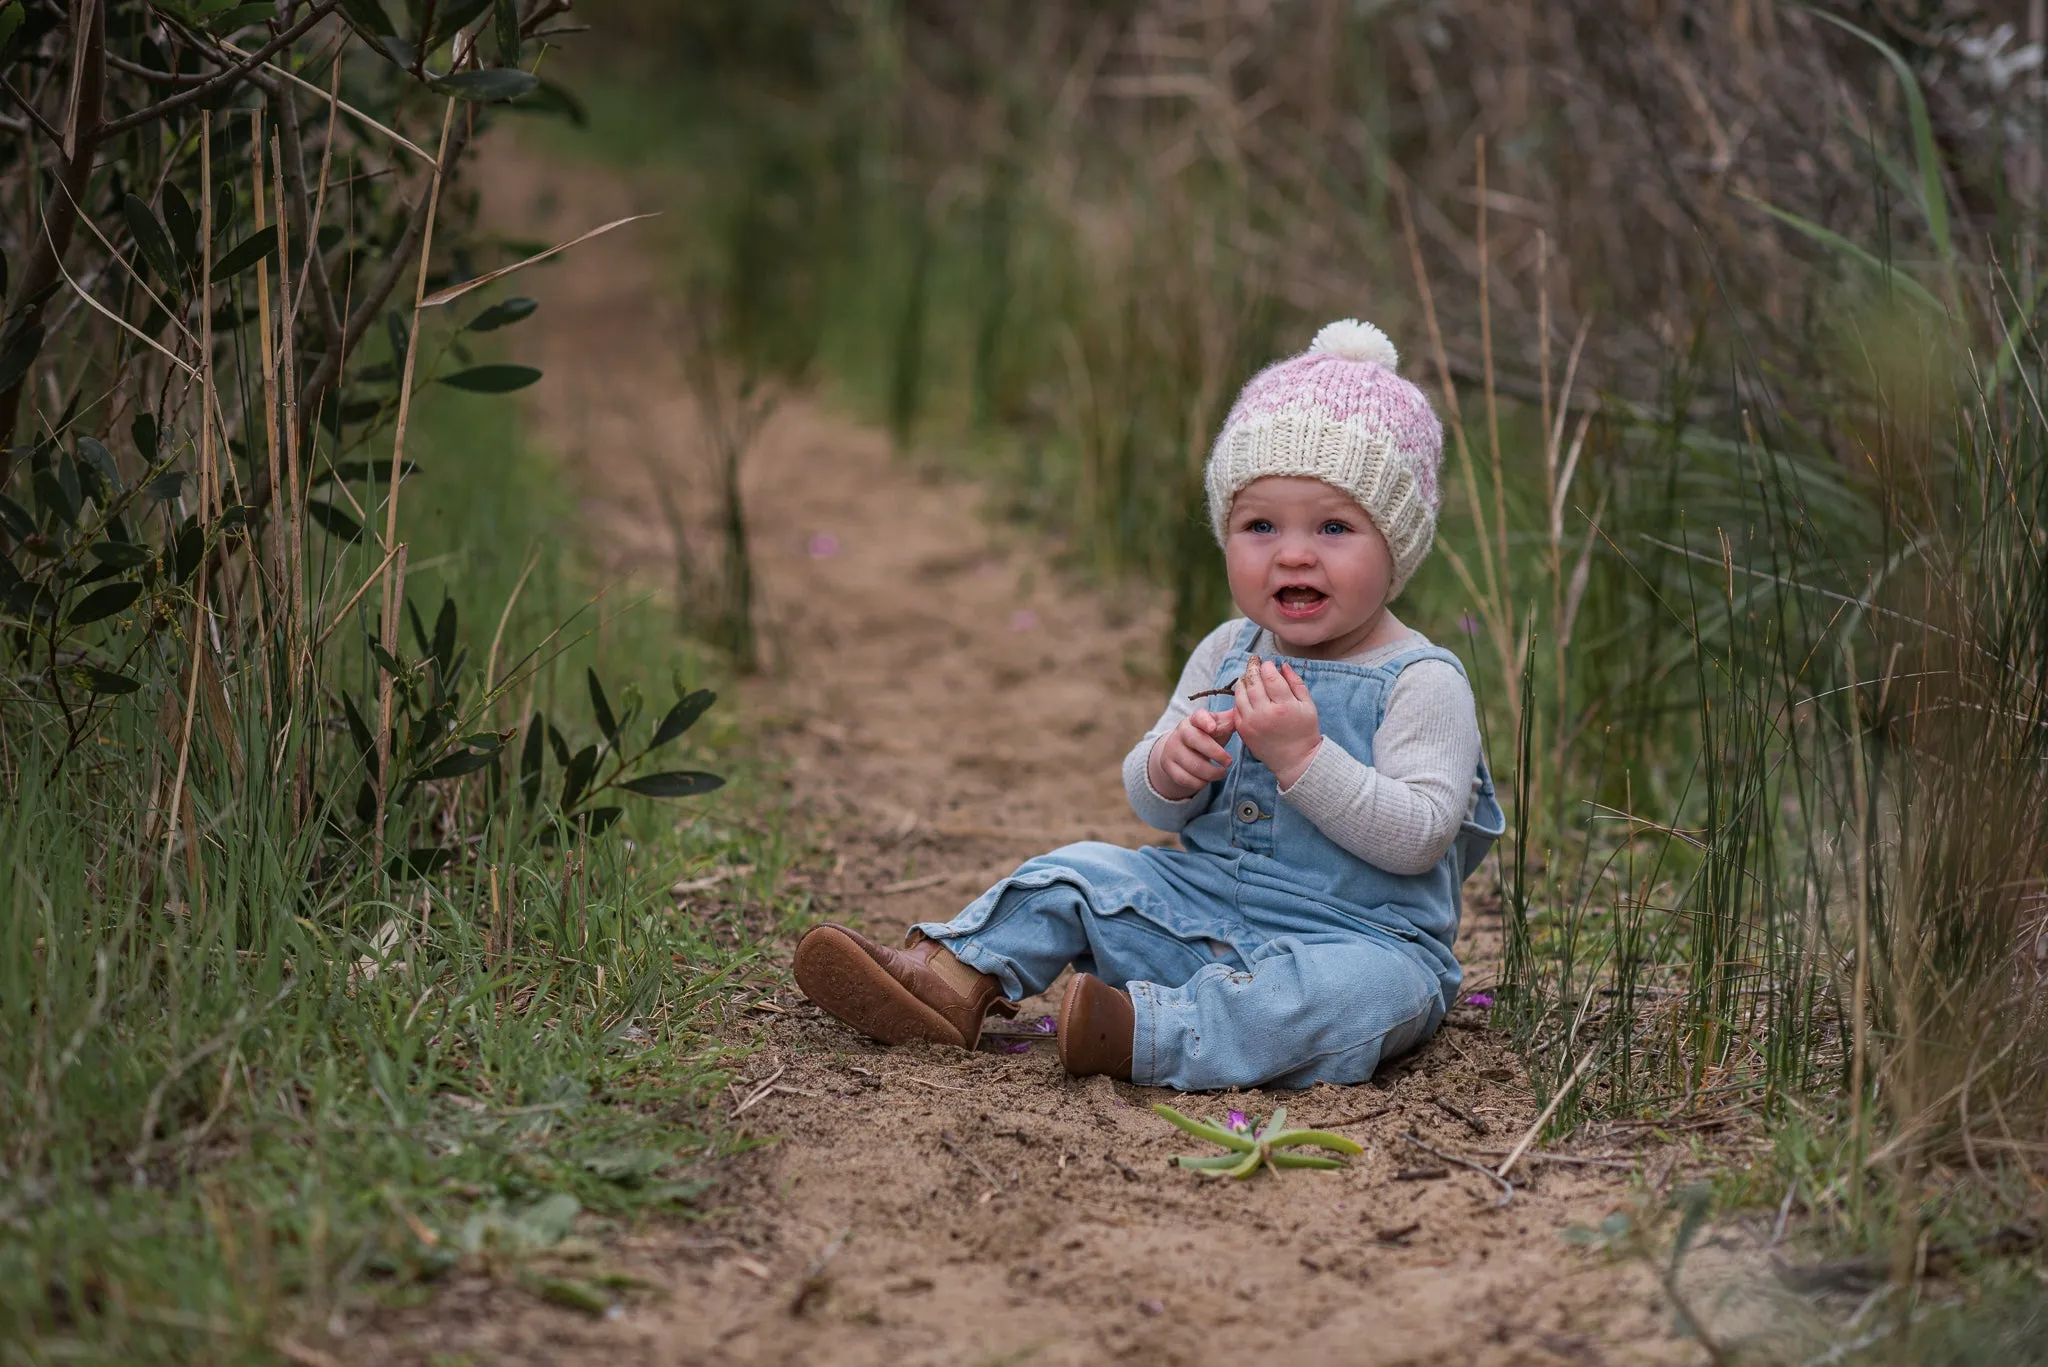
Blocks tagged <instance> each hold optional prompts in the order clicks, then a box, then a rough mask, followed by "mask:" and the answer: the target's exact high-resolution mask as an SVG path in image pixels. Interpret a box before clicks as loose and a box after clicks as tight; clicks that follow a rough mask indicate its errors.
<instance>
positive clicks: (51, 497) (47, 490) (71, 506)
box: [29, 470, 78, 527]
mask: <svg viewBox="0 0 2048 1367" xmlns="http://www.w3.org/2000/svg"><path fill="white" fill-rule="evenodd" d="M29 487H30V488H32V489H34V490H35V491H36V502H37V503H39V504H41V505H42V508H43V511H44V512H46V513H55V514H56V515H57V516H58V517H60V518H62V519H63V520H64V522H65V523H66V524H68V525H70V526H73V527H76V526H77V525H78V503H77V501H76V500H75V499H73V498H72V497H71V496H70V492H69V491H68V490H67V489H65V487H64V484H63V481H61V480H59V479H58V478H57V476H56V474H55V472H53V471H50V470H38V471H36V472H35V474H34V475H33V476H32V477H31V478H30V479H29Z"/></svg>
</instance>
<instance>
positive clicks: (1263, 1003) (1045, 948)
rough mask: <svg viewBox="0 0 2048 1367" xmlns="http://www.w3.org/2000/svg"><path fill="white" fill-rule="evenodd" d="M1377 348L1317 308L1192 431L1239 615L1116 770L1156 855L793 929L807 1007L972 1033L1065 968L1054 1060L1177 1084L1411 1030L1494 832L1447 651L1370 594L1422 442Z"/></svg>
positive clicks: (962, 1035) (1431, 476)
mask: <svg viewBox="0 0 2048 1367" xmlns="http://www.w3.org/2000/svg"><path fill="white" fill-rule="evenodd" d="M1396 361H1397V357H1396V355H1395V352H1394V348H1393V345H1392V344H1391V343H1390V342H1389V341H1388V340H1387V338H1386V336H1385V335H1384V334H1383V333H1381V332H1380V330H1379V329H1378V328H1375V327H1373V326H1372V325H1371V324H1369V323H1360V322H1356V321H1352V320H1346V321H1344V322H1339V323H1332V324H1330V325H1329V326H1328V327H1326V328H1324V329H1323V330H1322V331H1321V332H1320V333H1318V334H1317V335H1316V338H1315V342H1314V344H1313V345H1311V346H1310V347H1309V349H1308V351H1307V352H1305V353H1304V354H1302V355H1300V356H1296V357H1294V358H1292V359H1290V360H1285V361H1281V362H1279V363H1278V364H1276V365H1273V366H1269V367H1268V368H1267V369H1266V370H1264V371H1262V372H1261V373H1260V374H1258V375H1257V376H1255V377H1254V378H1253V379H1252V381H1251V383H1249V384H1247V385H1246V386H1245V388H1244V392H1243V393H1242V394H1240V395H1239V396H1238V400H1237V403H1236V404H1235V405H1234V406H1233V407H1232V409H1231V411H1230V416H1229V417H1228V419H1226V420H1225V422H1224V424H1223V430H1222V432H1221V433H1220V434H1219V435H1218V436H1217V438H1216V445H1215V447H1214V449H1213V450H1212V451H1211V452H1210V455H1209V464H1208V472H1207V486H1208V497H1209V519H1210V522H1211V524H1212V525H1213V527H1214V529H1215V532H1216V538H1217V540H1218V541H1220V542H1222V544H1223V557H1224V562H1225V566H1226V569H1227V571H1228V574H1229V580H1230V595H1231V598H1232V600H1233V601H1234V602H1235V603H1236V604H1237V608H1238V610H1239V611H1240V612H1242V613H1243V614H1244V616H1243V617H1242V618H1238V619H1233V620H1231V621H1228V622H1225V623H1224V624H1223V625H1222V626H1220V627H1218V628H1216V630H1214V631H1212V632H1211V633H1209V636H1208V638H1207V639H1206V640H1204V641H1203V642H1202V643H1201V645H1199V646H1197V647H1196V648H1195V652H1194V654H1193V655H1192V656H1191V657H1189V659H1188V662H1187V667H1186V668H1185V669H1183V670H1182V671H1181V677H1180V683H1179V685H1178V687H1176V688H1175V690H1174V694H1173V697H1172V698H1171V699H1170V700H1169V701H1168V703H1167V707H1166V711H1165V712H1164V713H1163V714H1162V715H1161V716H1160V718H1159V721H1158V722H1157V723H1156V724H1155V725H1154V726H1153V727H1152V729H1151V730H1150V731H1149V732H1147V733H1146V734H1145V736H1144V738H1143V739H1141V740H1140V741H1139V742H1138V743H1137V745H1136V746H1134V747H1133V748H1132V749H1131V752H1130V754H1129V755H1128V756H1127V757H1126V758H1125V760H1124V771H1123V773H1124V787H1125V789H1126V790H1127V791H1128V792H1129V795H1130V800H1131V806H1132V808H1133V809H1134V810H1135V811H1136V812H1137V814H1138V816H1139V817H1141V818H1142V819H1143V820H1144V821H1145V822H1146V823H1147V824H1148V825H1151V826H1156V827H1158V828H1159V829H1160V830H1163V831H1172V832H1175V833H1177V834H1178V835H1179V836H1180V843H1181V848H1179V849H1170V848H1158V847H1147V848H1143V849H1136V850H1132V849H1125V848H1123V847H1121V846H1117V845H1107V844H1101V843H1097V842H1087V843H1083V844H1077V845H1068V846H1066V847H1064V848H1062V849H1058V850H1054V851H1053V852H1052V853H1051V854H1046V855H1040V856H1039V857H1037V858H1035V859H1032V860H1029V861H1028V862H1026V863H1025V864H1023V865H1022V866H1021V867H1020V868H1018V870H1017V871H1016V872H1015V873H1013V874H1011V875H1010V876H1009V877H1008V878H1005V879H1004V880H1003V881H1002V882H1000V883H998V884H996V885H995V886H994V887H992V888H990V889H989V890H988V891H987V892H985V893H983V894H982V895H981V896H980V897H978V898H976V899H975V900H974V901H973V902H972V903H971V904H970V905H969V906H968V907H967V908H966V910H964V911H962V912H961V913H960V914H959V915H957V916H955V917H954V918H953V919H952V920H950V921H946V922H927V923H925V924H922V925H919V926H915V927H913V928H912V929H911V932H910V936H909V939H908V942H907V945H906V947H905V948H903V949H894V948H891V947H889V946H886V945H881V944H877V943H875V942H874V941H872V940H869V939H867V938H866V937H865V936H862V935H859V934H857V933H856V932H854V931H851V930H848V929H847V928H845V927H844V926H837V925H830V924H827V925H821V926H817V927H815V928H814V929H812V930H811V931H810V932H809V933H808V934H806V935H805V936H804V938H803V941H802V942H801V943H800V944H799V945H798V946H797V951H796V964H795V968H796V980H797V983H798V985H799V986H800V987H802V989H803V990H804V992H805V994H806V995H808V996H809V997H810V999H811V1000H812V1001H814V1002H816V1003H817V1004H818V1005H819V1006H822V1007H823V1008H825V1010H827V1011H829V1012H831V1013H832V1014H833V1015H835V1016H837V1017H838V1018H839V1019H840V1020H843V1021H845V1022H846V1023H847V1024H848V1025H851V1026H853V1027H854V1028H855V1029H857V1030H860V1031H861V1032H863V1033H864V1034H867V1035H870V1036H872V1037H873V1038H875V1039H878V1040H882V1041H884V1042H886V1043H892V1044H893V1043H903V1042H906V1041H910V1040H928V1041H940V1042H944V1043H947V1044H954V1045H960V1046H962V1047H965V1048H969V1049H971V1048H973V1047H974V1046H975V1043H976V1041H977V1040H978V1039H979V1038H980V1035H981V1027H982V1020H983V1018H984V1017H985V1016H986V1015H987V1014H988V1012H989V1011H990V1010H991V1009H994V1010H998V1011H1005V1012H1011V1013H1014V1011H1015V1007H1014V1006H1013V1005H1012V1003H1014V1002H1016V1001H1018V1000H1020V999H1022V998H1024V997H1028V996H1032V995H1034V994H1036V993H1039V992H1043V991H1044V990H1045V989H1046V988H1047V987H1048V986H1049V985H1051V983H1052V981H1053V979H1054V978H1056V977H1057V976H1059V974H1060V972H1061V970H1063V969H1065V968H1066V967H1068V966H1069V965H1072V966H1073V968H1074V970H1075V971H1074V976H1073V978H1072V980H1071V981H1069V983H1068V984H1067V988H1066V992H1065V994H1064V996H1062V997H1061V999H1060V1020H1059V1055H1060V1062H1061V1063H1062V1064H1063V1065H1064V1066H1065V1067H1066V1069H1067V1071H1068V1072H1070V1073H1073V1074H1076V1075H1082V1076H1085V1075H1089V1074H1095V1073H1107V1074H1109V1075H1110V1076H1112V1077H1118V1078H1124V1079H1127V1080H1129V1081H1131V1082H1136V1083H1141V1084H1145V1085H1150V1086H1159V1087H1171V1088H1175V1089H1177V1090H1180V1091H1202V1090H1208V1089H1214V1088H1223V1087H1232V1086H1240V1087H1249V1086H1254V1085H1260V1086H1273V1087H1307V1086H1309V1085H1311V1084H1313V1083H1317V1082H1333V1083H1353V1082H1363V1081H1365V1080H1366V1079H1367V1078H1369V1077H1371V1076H1372V1074H1373V1070H1374V1069H1375V1068H1377V1067H1378V1066H1379V1064H1380V1061H1381V1060H1382V1059H1386V1058H1391V1057H1393V1056H1395V1055H1397V1054H1400V1053H1402V1052H1403V1051H1405V1050H1408V1049H1410V1048H1413V1047H1414V1046H1415V1045H1417V1044H1419V1043H1421V1042H1422V1041H1423V1040H1425V1039H1427V1038H1429V1036H1430V1035H1431V1034H1433V1033H1434V1032H1435V1031H1436V1029H1437V1027H1438V1025H1440V1024H1441V1023H1442V1021H1443V1018H1444V1013H1445V1011H1446V1010H1448V1009H1449V1007H1450V1004H1451V1002H1452V1001H1453V1000H1454V998H1455V996H1456V993H1457V990H1458V984H1459V982H1460V981H1461V980H1462V977H1463V973H1462V970H1460V968H1459V967H1458V961H1457V959H1456V957H1455V956H1454V955H1453V954H1452V945H1453V943H1454V941H1455V940H1456V938H1457V931H1458V910H1459V888H1460V885H1461V884H1462V883H1463V882H1464V880H1465V877H1466V875H1467V874H1469V873H1470V872H1471V871H1472V869H1473V868H1474V866H1475V865H1476V864H1477V863H1478V861H1479V860H1480V859H1481V858H1482V857H1484V855H1485V853H1486V851H1487V850H1488V849H1489V848H1490V847H1491V845H1492V844H1493V841H1494V840H1495V838H1497V837H1498V836H1499V835H1500V833H1501V830H1502V828H1503V821H1502V817H1501V810H1500V806H1499V804H1498V803H1497V802H1496V801H1495V800H1494V793H1493V785H1492V782H1491V780H1490V779H1489V777H1488V775H1487V770H1486V763H1485V760H1484V758H1483V757H1482V756H1481V754H1480V746H1479V727H1478V722H1477V719H1476V716H1475V713H1474V709H1473V702H1472V690H1471V687H1470V685H1469V684H1468V683H1467V682H1466V679H1465V672H1464V669H1463V667H1462V666H1461V665H1460V664H1459V663H1458V659H1457V657H1456V656H1454V655H1452V654H1451V653H1450V652H1449V651H1447V650H1444V649H1443V648H1441V647H1439V646H1435V645H1432V644H1430V642H1429V641H1428V639H1427V638H1425V637H1424V636H1422V635H1421V634H1420V633H1419V632H1417V631H1414V630H1413V629H1411V628H1409V627H1408V626H1406V625H1404V624H1403V623H1401V622H1400V621H1399V620H1398V619H1396V618H1395V616H1394V614H1393V613H1392V612H1391V611H1390V610H1389V608H1388V604H1389V603H1391V602H1392V601H1393V599H1394V598H1395V597H1396V596H1397V595H1398V594H1399V593H1400V592H1401V590H1402V588H1403V587H1405V586H1406V585H1407V583H1408V581H1409V579H1410V578H1411V577H1412V576H1413V575H1414V573H1415V570H1416V568H1417V566H1419V565H1420V564H1421V563H1422V558H1423V557H1424V556H1425V555H1426V554H1428V552H1429V547H1430V542H1431V541H1432V539H1433V538H1434V536H1435V534H1436V515H1437V504H1438V495H1437V471H1438V467H1439V466H1440V465H1441V464H1442V460H1443V428H1442V426H1441V425H1440V424H1439V423H1438V422H1437V419H1436V415H1435V413H1434V412H1433V411H1432V410H1431V409H1430V406H1429V401H1428V399H1426V398H1424V397H1423V394H1422V391H1421V390H1419V389H1417V388H1416V387H1415V386H1414V385H1412V384H1410V383H1409V382H1407V381H1406V380H1403V379H1402V378H1401V377H1400V376H1399V375H1397V374H1396V373H1395V370H1394V367H1395V364H1396Z"/></svg>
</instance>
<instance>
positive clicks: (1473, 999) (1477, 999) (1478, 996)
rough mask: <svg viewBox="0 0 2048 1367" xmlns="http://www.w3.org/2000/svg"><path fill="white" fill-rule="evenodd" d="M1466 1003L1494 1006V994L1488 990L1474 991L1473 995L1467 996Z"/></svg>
mask: <svg viewBox="0 0 2048 1367" xmlns="http://www.w3.org/2000/svg"><path fill="white" fill-rule="evenodd" d="M1465 1005H1467V1006H1492V1005H1493V996H1492V994H1491V993H1487V992H1474V993H1473V994H1472V995H1471V996H1469V997H1467V998H1465Z"/></svg>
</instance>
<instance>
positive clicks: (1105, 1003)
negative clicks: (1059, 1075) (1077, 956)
mask: <svg viewBox="0 0 2048 1367" xmlns="http://www.w3.org/2000/svg"><path fill="white" fill-rule="evenodd" d="M1137 1033H1138V1015H1137V1012H1135V1011H1133V1010H1132V1009H1131V998H1130V994H1129V993H1127V992H1120V991H1118V990H1117V989H1116V988H1114V987H1111V986H1110V985H1109V984H1108V983H1106V982H1104V981H1102V979H1100V978H1097V977H1093V976H1091V975H1090V974H1087V973H1076V974H1075V975H1074V977H1073V980H1072V981H1071V982H1069V983H1068V984H1067V990H1066V992H1065V994H1064V995H1062V996H1061V997H1060V1066H1061V1067H1063V1068H1065V1069H1066V1070H1067V1071H1068V1072H1070V1073H1072V1074H1073V1075H1074V1076H1075V1077H1092V1076H1094V1075H1095V1074H1097V1073H1107V1074H1109V1075H1110V1076H1111V1077H1114V1078H1122V1079H1123V1080H1124V1081H1125V1082H1129V1081H1130V1080H1131V1044H1132V1041H1133V1040H1134V1039H1136V1037H1137Z"/></svg>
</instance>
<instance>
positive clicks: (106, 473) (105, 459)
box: [78, 437, 121, 494]
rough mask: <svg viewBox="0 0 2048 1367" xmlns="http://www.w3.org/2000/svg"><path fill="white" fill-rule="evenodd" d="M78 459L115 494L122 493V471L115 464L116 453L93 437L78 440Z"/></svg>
mask: <svg viewBox="0 0 2048 1367" xmlns="http://www.w3.org/2000/svg"><path fill="white" fill-rule="evenodd" d="M78 458H79V459H80V460H82V461H84V462H85V464H86V466H87V467H88V468H90V469H92V470H94V471H96V472H98V474H99V477H100V478H101V479H103V480H105V481H106V482H107V487H108V488H110V489H112V490H113V491H114V492H115V493H117V494H118V493H120V492H121V469H120V467H119V466H117V465H115V464H114V453H113V452H111V451H109V450H108V449H107V448H106V447H105V446H104V445H103V444H102V443H101V442H99V441H98V440H97V439H96V438H93V437H80V438H79V439H78Z"/></svg>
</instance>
